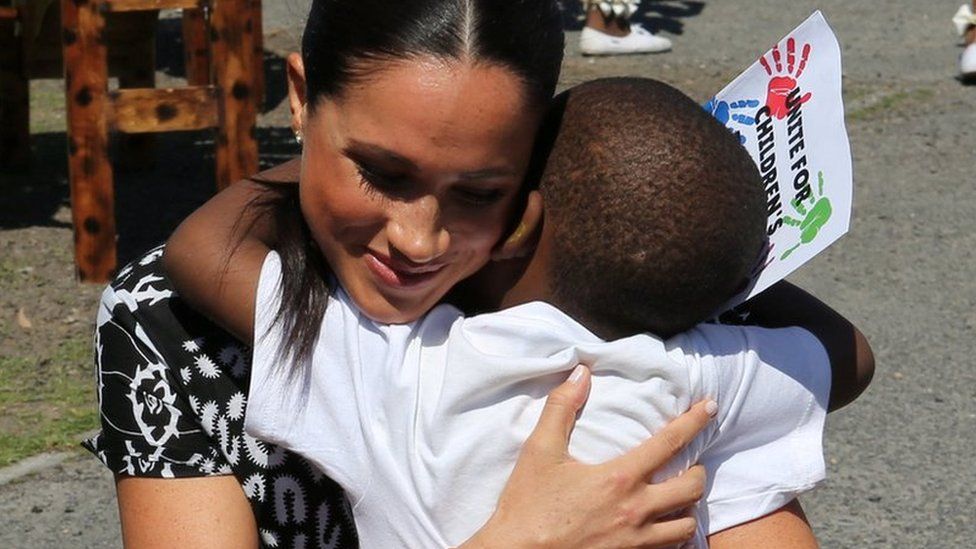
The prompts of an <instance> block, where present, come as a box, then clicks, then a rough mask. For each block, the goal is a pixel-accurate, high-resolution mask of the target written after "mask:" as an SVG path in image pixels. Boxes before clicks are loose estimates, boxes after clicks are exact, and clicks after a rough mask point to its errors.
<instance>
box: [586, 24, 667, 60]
mask: <svg viewBox="0 0 976 549" xmlns="http://www.w3.org/2000/svg"><path fill="white" fill-rule="evenodd" d="M670 49H671V41H670V40H668V39H667V38H664V37H663V36H656V35H655V34H654V33H652V32H651V31H649V30H647V29H645V28H644V27H642V26H640V25H639V24H637V23H631V24H630V34H628V35H627V36H610V35H609V34H606V33H604V32H600V31H598V30H596V29H591V28H590V27H583V32H581V33H580V51H581V52H582V53H583V55H622V54H627V53H660V52H665V51H668V50H670Z"/></svg>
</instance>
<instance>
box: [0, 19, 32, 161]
mask: <svg viewBox="0 0 976 549" xmlns="http://www.w3.org/2000/svg"><path fill="white" fill-rule="evenodd" d="M0 25H2V28H0V33H3V36H2V37H0V44H2V46H0V47H2V48H3V49H4V50H5V51H2V52H0V166H4V167H7V168H15V169H21V168H26V167H27V166H28V165H29V164H30V80H29V77H28V74H27V66H26V63H25V62H26V52H25V49H24V40H23V37H22V36H17V35H16V33H15V32H14V28H15V26H16V23H15V22H14V21H13V20H6V21H2V22H0Z"/></svg>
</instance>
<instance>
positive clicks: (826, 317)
mask: <svg viewBox="0 0 976 549" xmlns="http://www.w3.org/2000/svg"><path fill="white" fill-rule="evenodd" d="M742 308H743V309H744V310H745V311H748V313H749V317H748V319H747V320H746V321H745V322H746V323H747V324H755V325H757V326H763V327H766V328H782V327H786V326H799V327H801V328H804V329H806V330H808V331H809V332H811V333H812V334H813V335H814V336H815V337H816V338H817V339H819V340H820V343H822V344H823V346H824V347H825V348H826V349H827V356H828V357H829V358H830V369H831V371H832V378H833V379H832V382H831V386H830V408H829V409H830V411H834V410H837V409H839V408H841V407H843V406H846V405H847V404H850V403H851V402H853V401H854V399H855V398H857V397H858V395H860V394H861V393H862V392H864V390H865V389H866V388H867V386H868V384H869V383H871V378H872V377H873V376H874V354H873V353H872V352H871V346H870V344H868V340H867V338H865V337H864V334H862V333H861V332H860V330H858V329H857V328H856V327H855V326H854V325H853V324H851V322H850V321H849V320H847V319H846V318H844V317H843V316H841V315H840V314H839V313H837V312H836V311H834V310H833V309H831V308H830V307H828V306H827V305H826V304H825V303H824V302H822V301H820V300H819V299H817V298H815V297H813V296H812V295H810V294H808V293H807V292H805V291H803V290H801V289H800V288H798V287H796V286H794V285H793V284H790V283H788V282H780V283H778V284H774V285H773V286H771V287H770V288H769V289H767V290H766V291H764V292H763V293H761V294H759V295H758V296H756V297H755V298H753V299H751V300H750V301H749V302H747V303H746V304H745V305H744V307H742Z"/></svg>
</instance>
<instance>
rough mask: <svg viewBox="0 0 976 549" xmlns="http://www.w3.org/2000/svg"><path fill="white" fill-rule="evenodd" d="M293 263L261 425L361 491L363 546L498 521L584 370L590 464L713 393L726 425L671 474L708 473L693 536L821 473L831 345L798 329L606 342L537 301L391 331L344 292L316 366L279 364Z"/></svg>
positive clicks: (582, 453) (273, 296)
mask: <svg viewBox="0 0 976 549" xmlns="http://www.w3.org/2000/svg"><path fill="white" fill-rule="evenodd" d="M279 278H280V262H279V259H278V258H277V256H276V254H273V253H272V254H270V255H269V256H268V259H266V261H265V264H264V268H263V269H262V272H261V280H260V284H259V287H258V298H257V318H256V322H255V346H254V359H253V365H252V374H251V385H250V395H249V402H248V407H247V416H246V420H245V422H246V423H245V425H246V430H247V431H248V432H249V433H250V434H251V435H254V436H256V437H259V438H261V439H264V440H267V441H269V442H272V443H275V444H279V445H281V446H284V447H285V448H288V449H290V450H292V451H294V452H297V453H298V454H301V455H303V456H305V457H306V458H308V459H309V460H310V461H312V462H313V463H314V464H315V465H317V466H318V467H320V468H321V469H322V470H323V471H324V472H325V473H326V474H328V475H329V476H330V477H332V478H333V479H335V480H336V481H337V482H339V484H341V485H342V487H343V488H344V489H345V490H346V491H347V493H348V497H349V498H350V501H351V502H352V506H353V514H354V516H355V520H356V527H357V529H358V531H359V536H360V541H361V543H362V546H363V547H368V548H373V547H384V548H385V547H445V546H455V545H458V544H460V543H461V542H463V541H465V540H466V539H468V538H470V537H471V535H473V534H474V532H476V531H477V530H478V528H480V527H481V525H483V524H484V523H485V521H487V519H488V518H489V516H490V515H491V513H492V511H493V509H494V508H495V504H496V502H497V500H498V497H499V495H500V493H501V490H502V488H503V487H504V485H505V482H506V480H507V479H508V477H509V475H510V473H511V471H512V468H513V467H514V465H515V460H516V457H517V456H518V453H519V450H520V448H521V446H522V444H523V443H524V441H525V439H526V438H527V437H528V435H529V434H530V433H531V431H532V429H533V427H534V426H535V424H536V421H537V420H538V418H539V415H540V413H541V411H542V407H543V404H544V402H545V397H546V395H547V393H548V392H549V391H550V390H551V389H552V388H553V387H555V386H556V385H558V384H559V383H562V382H563V381H565V379H566V377H567V375H568V374H569V372H570V371H571V370H572V369H573V368H574V367H575V366H576V365H577V364H578V363H584V364H587V365H589V366H590V368H591V370H592V373H593V377H592V380H593V385H592V391H591V393H590V398H589V401H588V402H587V404H586V406H585V408H584V410H583V412H582V413H581V415H580V417H579V420H578V421H577V423H576V427H575V429H574V431H573V434H572V439H571V444H570V453H571V454H572V455H573V456H574V457H575V458H577V459H579V460H581V461H584V462H593V463H596V462H602V461H606V460H608V459H611V458H614V457H616V456H619V455H620V454H622V453H624V452H626V451H627V450H629V449H631V448H633V447H635V446H636V445H637V444H639V443H640V442H642V441H644V440H645V439H647V438H648V437H649V436H651V435H652V434H653V433H654V432H656V431H657V430H659V429H660V428H661V427H663V426H664V425H665V424H666V423H667V422H668V421H669V420H671V419H673V418H675V417H676V416H678V415H679V414H680V413H681V412H683V411H685V410H686V409H687V408H688V407H689V406H690V405H691V404H693V403H694V402H697V401H699V400H701V399H703V398H705V397H706V396H711V397H713V398H715V399H716V400H717V402H718V404H719V412H718V416H717V418H716V420H715V421H714V422H712V424H711V425H710V427H709V428H708V429H707V430H706V431H705V432H704V433H702V434H701V435H699V436H698V437H697V438H696V439H695V440H694V442H693V443H692V444H691V445H689V446H688V448H687V449H686V450H684V451H683V452H682V454H681V455H679V456H678V457H677V458H675V459H674V460H672V462H671V463H669V464H668V466H667V467H666V469H665V470H664V471H660V472H659V474H658V475H656V480H662V479H664V478H667V477H670V476H674V475H676V474H678V473H679V472H680V471H683V470H684V469H686V468H687V467H688V466H689V465H691V464H693V463H696V462H698V463H701V464H703V465H704V466H705V467H706V469H707V472H708V487H707V496H706V498H705V501H704V502H703V503H702V504H701V505H700V506H699V509H698V519H699V523H700V526H699V531H698V534H697V536H696V540H695V543H696V546H699V547H706V546H707V545H706V541H705V536H706V535H707V534H710V533H714V532H717V531H719V530H722V529H725V528H728V527H730V526H734V525H737V524H741V523H743V522H746V521H749V520H751V519H754V518H758V517H761V516H763V515H765V514H768V513H770V512H772V511H774V510H776V509H778V508H779V507H782V506H783V505H785V504H786V503H788V502H790V501H791V500H792V499H793V498H795V497H796V496H797V495H798V494H799V493H801V492H804V491H806V490H809V489H811V488H812V487H813V486H814V485H815V484H816V483H817V482H818V481H820V480H821V479H822V478H823V477H824V463H823V452H822V446H821V443H822V439H821V436H822V430H823V422H824V418H825V415H826V405H827V397H828V394H829V385H830V372H829V365H828V359H827V356H826V352H825V350H824V348H823V346H822V345H821V344H820V342H819V341H818V340H817V339H816V338H814V337H813V336H812V335H811V334H810V333H809V332H807V331H805V330H802V329H798V328H787V329H777V330H771V329H761V328H754V327H732V326H712V325H703V326H700V327H698V328H695V329H694V330H691V331H689V332H687V333H684V334H681V335H679V336H676V337H674V338H672V339H670V340H667V341H661V340H660V339H657V338H655V337H653V336H649V335H640V336H635V337H630V338H626V339H622V340H618V341H613V342H604V341H602V340H600V339H599V338H598V337H596V336H595V335H594V334H592V333H591V332H589V331H588V330H587V329H586V328H584V327H583V326H581V325H580V324H578V323H577V322H575V321H574V320H573V319H571V318H570V317H568V316H566V315H565V314H563V313H562V312H560V311H559V310H557V309H556V308H554V307H552V306H550V305H548V304H546V303H542V302H534V303H528V304H525V305H521V306H518V307H513V308H511V309H507V310H504V311H500V312H497V313H491V314H485V315H480V316H475V317H471V318H467V319H466V318H464V316H463V315H462V313H461V312H460V311H458V310H457V309H455V308H453V307H450V306H439V307H436V308H435V309H433V310H432V311H431V312H430V313H429V314H428V315H427V316H425V317H424V318H423V319H421V320H419V321H417V322H414V323H412V324H408V325H380V324H376V323H374V322H372V321H370V320H369V319H367V318H366V317H365V316H363V315H362V314H361V313H360V312H359V311H358V309H357V308H356V307H355V305H354V304H352V303H351V301H350V299H349V297H348V296H347V295H346V294H345V293H344V292H342V291H341V290H340V291H339V292H337V293H336V295H335V296H333V297H332V298H330V299H329V304H328V309H327V310H326V313H325V318H324V319H323V322H322V327H321V332H320V338H319V341H318V345H317V346H316V348H315V351H314V355H313V359H312V364H311V365H309V366H308V367H307V368H305V369H304V370H299V371H300V372H301V374H300V375H298V376H295V375H290V372H291V371H292V370H290V369H291V368H293V367H294V366H292V365H288V364H278V363H276V357H277V354H276V352H277V350H278V345H279V343H280V342H281V336H282V333H281V331H280V330H279V329H277V326H275V327H274V329H270V330H269V327H270V326H271V322H272V319H273V318H274V315H275V312H276V311H277V309H278V303H279V297H280V294H279V290H278V281H279Z"/></svg>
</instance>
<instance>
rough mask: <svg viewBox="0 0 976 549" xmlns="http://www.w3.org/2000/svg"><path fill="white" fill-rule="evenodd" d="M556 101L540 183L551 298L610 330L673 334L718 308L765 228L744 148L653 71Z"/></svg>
mask: <svg viewBox="0 0 976 549" xmlns="http://www.w3.org/2000/svg"><path fill="white" fill-rule="evenodd" d="M556 105H557V106H556V107H555V111H554V113H553V115H552V116H550V117H549V121H548V127H547V128H544V130H543V131H544V132H547V131H548V132H551V131H554V130H555V131H556V134H555V136H554V138H553V139H554V141H553V142H552V146H551V149H549V153H548V154H549V155H548V159H547V161H546V164H545V167H544V168H543V172H542V175H541V178H540V183H539V187H540V191H541V192H542V195H543V201H544V204H545V223H546V224H547V225H548V224H551V227H549V229H550V230H551V231H552V236H554V238H553V239H552V241H551V244H550V245H551V246H552V248H551V250H552V254H553V255H552V257H551V260H552V261H550V263H549V266H550V269H551V272H550V273H549V274H550V281H549V282H550V285H551V291H552V295H553V300H554V301H555V302H556V305H558V306H559V307H561V308H562V309H563V310H565V311H566V312H567V313H569V314H570V315H572V316H574V317H575V318H577V319H578V320H579V321H580V322H582V323H583V324H584V325H586V326H587V327H589V328H590V329H591V330H593V331H594V332H595V333H596V334H597V335H600V336H601V337H605V338H618V337H625V336H628V335H632V334H635V333H639V332H652V333H655V334H657V335H659V336H661V337H669V336H671V335H673V334H676V333H679V332H681V331H684V330H686V329H688V328H691V327H692V326H694V325H695V324H698V323H699V322H701V321H703V320H706V319H707V318H708V317H709V315H711V314H714V313H717V312H718V311H717V310H716V309H717V308H718V307H720V306H721V305H722V304H723V303H724V302H725V301H727V300H728V299H730V298H731V297H732V296H733V295H734V294H735V292H736V291H737V290H739V289H741V288H742V287H743V285H744V284H745V282H746V280H747V276H748V274H749V270H750V268H751V267H752V266H753V265H754V263H755V261H756V260H757V256H758V254H759V252H760V250H761V249H762V247H763V245H764V242H765V237H766V234H765V226H766V223H765V220H766V210H765V200H764V192H763V187H762V183H761V179H760V176H759V173H758V171H757V169H756V166H755V164H754V163H753V161H752V159H751V158H750V157H749V154H748V153H747V152H746V150H745V148H743V147H742V146H741V145H740V143H739V141H738V139H737V138H736V137H735V136H734V135H732V133H731V132H729V131H728V130H727V129H726V128H725V127H723V126H722V124H720V123H719V122H717V121H716V120H714V119H713V118H712V117H711V116H710V115H709V114H708V113H706V112H705V111H704V110H703V109H702V108H701V107H700V106H699V105H698V104H696V103H695V102H694V101H692V100H691V99H690V98H689V97H687V96H686V95H685V94H683V93H682V92H680V91H678V90H676V89H675V88H673V87H671V86H669V85H667V84H664V83H662V82H658V81H655V80H649V79H642V78H613V79H603V80H596V81H593V82H588V83H585V84H582V85H580V86H577V87H575V88H573V89H571V90H569V91H567V92H565V93H564V94H563V97H561V98H560V99H559V100H558V101H557V102H556ZM550 135H551V134H550Z"/></svg>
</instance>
